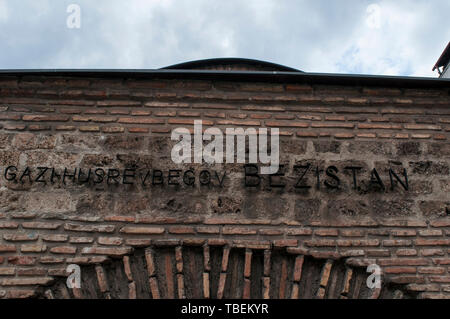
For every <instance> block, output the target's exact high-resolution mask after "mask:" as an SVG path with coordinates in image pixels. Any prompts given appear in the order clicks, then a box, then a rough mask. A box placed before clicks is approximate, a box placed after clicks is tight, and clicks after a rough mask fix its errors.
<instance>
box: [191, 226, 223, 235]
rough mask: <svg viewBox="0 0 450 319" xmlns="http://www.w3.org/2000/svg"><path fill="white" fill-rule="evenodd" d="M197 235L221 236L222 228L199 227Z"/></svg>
mask: <svg viewBox="0 0 450 319" xmlns="http://www.w3.org/2000/svg"><path fill="white" fill-rule="evenodd" d="M196 229H197V233H199V234H219V233H220V228H219V227H213V226H209V227H208V226H205V227H197V228H196Z"/></svg>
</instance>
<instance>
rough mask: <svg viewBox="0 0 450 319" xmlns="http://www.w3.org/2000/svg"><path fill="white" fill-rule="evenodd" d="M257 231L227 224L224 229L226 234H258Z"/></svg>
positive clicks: (223, 232) (223, 231)
mask: <svg viewBox="0 0 450 319" xmlns="http://www.w3.org/2000/svg"><path fill="white" fill-rule="evenodd" d="M256 232H257V231H256V229H251V228H245V227H234V226H225V227H223V229H222V234H224V235H256Z"/></svg>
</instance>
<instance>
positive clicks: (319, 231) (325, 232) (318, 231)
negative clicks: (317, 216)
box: [314, 229, 339, 237]
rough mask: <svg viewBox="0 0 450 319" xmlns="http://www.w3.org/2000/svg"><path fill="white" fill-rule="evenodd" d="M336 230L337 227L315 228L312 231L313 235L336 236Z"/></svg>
mask: <svg viewBox="0 0 450 319" xmlns="http://www.w3.org/2000/svg"><path fill="white" fill-rule="evenodd" d="M338 233H339V232H338V230H337V229H316V230H315V231H314V235H316V236H321V237H323V236H333V237H334V236H338Z"/></svg>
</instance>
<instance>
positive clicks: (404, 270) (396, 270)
mask: <svg viewBox="0 0 450 319" xmlns="http://www.w3.org/2000/svg"><path fill="white" fill-rule="evenodd" d="M383 271H384V272H385V273H386V274H415V273H416V272H417V269H416V268H415V267H385V268H383Z"/></svg>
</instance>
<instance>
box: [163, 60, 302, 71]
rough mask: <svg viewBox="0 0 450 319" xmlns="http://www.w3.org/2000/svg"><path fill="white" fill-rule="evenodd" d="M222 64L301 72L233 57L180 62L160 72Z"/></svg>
mask: <svg viewBox="0 0 450 319" xmlns="http://www.w3.org/2000/svg"><path fill="white" fill-rule="evenodd" d="M224 64H248V65H251V66H254V67H266V68H272V69H274V71H275V70H276V71H284V72H303V71H300V70H297V69H294V68H291V67H288V66H285V65H281V64H277V63H272V62H267V61H262V60H255V59H246V58H234V57H228V58H213V59H203V60H194V61H188V62H182V63H178V64H174V65H170V66H166V67H163V68H161V70H192V69H198V68H201V67H208V66H218V65H224Z"/></svg>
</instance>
